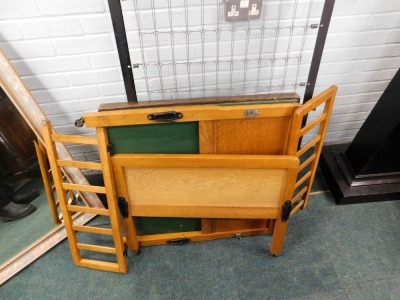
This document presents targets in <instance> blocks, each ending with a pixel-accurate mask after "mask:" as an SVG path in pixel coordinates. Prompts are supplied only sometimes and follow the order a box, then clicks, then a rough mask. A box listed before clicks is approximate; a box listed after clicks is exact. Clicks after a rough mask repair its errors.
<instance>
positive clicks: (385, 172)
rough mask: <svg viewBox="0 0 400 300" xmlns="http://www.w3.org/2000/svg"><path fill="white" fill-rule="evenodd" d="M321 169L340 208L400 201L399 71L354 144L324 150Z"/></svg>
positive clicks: (329, 147)
mask: <svg viewBox="0 0 400 300" xmlns="http://www.w3.org/2000/svg"><path fill="white" fill-rule="evenodd" d="M320 167H321V169H322V172H323V173H324V175H325V177H326V179H327V183H328V185H329V187H330V189H331V191H332V194H333V195H334V197H335V200H336V203H338V204H354V203H360V202H371V201H386V200H400V71H398V72H397V73H396V75H395V76H394V77H393V79H392V81H391V82H390V84H389V85H388V87H387V88H386V90H385V92H384V93H383V94H382V96H381V98H380V99H379V101H378V102H377V104H376V105H375V107H374V109H373V110H372V111H371V113H370V115H369V116H368V118H367V119H366V120H365V122H364V124H363V125H362V127H361V128H360V131H359V132H358V133H357V135H356V137H355V138H354V140H353V141H352V142H351V143H350V144H349V145H336V146H327V147H324V149H323V151H322V155H321V160H320Z"/></svg>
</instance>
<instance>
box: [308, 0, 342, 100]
mask: <svg viewBox="0 0 400 300" xmlns="http://www.w3.org/2000/svg"><path fill="white" fill-rule="evenodd" d="M334 5H335V0H325V3H324V8H323V9H322V15H321V21H320V23H319V29H318V34H317V40H316V41H315V48H314V53H313V57H312V60H311V66H310V72H309V73H308V79H307V85H306V90H305V92H304V99H303V103H306V102H307V101H308V100H310V99H311V98H312V96H313V93H314V88H315V83H316V81H317V76H318V71H319V65H320V64H321V58H322V53H323V52H324V47H325V41H326V36H327V35H328V29H329V24H330V22H331V17H332V12H333V6H334Z"/></svg>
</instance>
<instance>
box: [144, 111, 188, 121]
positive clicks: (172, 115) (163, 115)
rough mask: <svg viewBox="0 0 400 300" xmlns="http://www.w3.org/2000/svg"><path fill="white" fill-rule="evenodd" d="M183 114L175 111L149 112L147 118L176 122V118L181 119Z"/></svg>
mask: <svg viewBox="0 0 400 300" xmlns="http://www.w3.org/2000/svg"><path fill="white" fill-rule="evenodd" d="M182 118H183V114H182V113H180V112H176V111H165V112H160V113H155V114H150V115H148V116H147V119H149V120H151V121H156V122H176V120H179V119H182Z"/></svg>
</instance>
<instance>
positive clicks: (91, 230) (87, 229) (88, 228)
mask: <svg viewBox="0 0 400 300" xmlns="http://www.w3.org/2000/svg"><path fill="white" fill-rule="evenodd" d="M72 229H73V230H75V231H80V232H87V233H96V234H107V235H113V232H112V229H110V228H102V227H94V226H82V225H72Z"/></svg>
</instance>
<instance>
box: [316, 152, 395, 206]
mask: <svg viewBox="0 0 400 300" xmlns="http://www.w3.org/2000/svg"><path fill="white" fill-rule="evenodd" d="M347 146H348V145H334V146H326V147H324V149H323V151H322V155H321V159H320V162H319V166H320V168H321V170H322V172H323V173H324V176H325V179H326V181H327V183H328V186H329V188H330V190H331V192H332V195H333V196H334V198H335V201H336V203H337V204H356V203H363V202H376V201H388V200H400V182H392V183H388V182H390V181H396V180H400V176H396V175H394V176H389V175H387V177H386V175H382V176H377V177H370V178H364V179H358V180H357V179H356V178H354V177H352V176H351V174H352V170H351V165H349V162H348V161H347V158H346V156H345V150H346V148H347ZM392 175H393V174H392ZM385 179H386V182H382V180H385Z"/></svg>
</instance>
